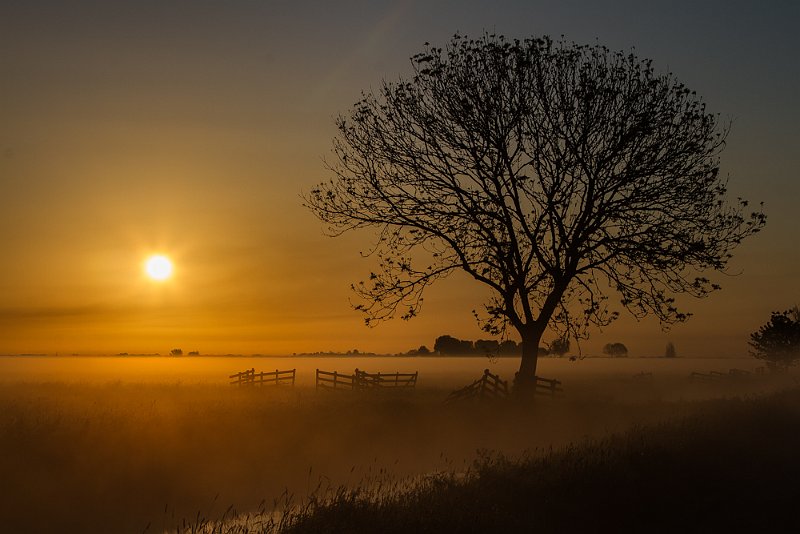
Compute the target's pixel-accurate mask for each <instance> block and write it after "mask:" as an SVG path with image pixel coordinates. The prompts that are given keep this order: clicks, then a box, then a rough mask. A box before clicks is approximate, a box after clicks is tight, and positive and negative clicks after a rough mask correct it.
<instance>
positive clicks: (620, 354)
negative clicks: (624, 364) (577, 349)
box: [603, 343, 628, 358]
mask: <svg viewBox="0 0 800 534" xmlns="http://www.w3.org/2000/svg"><path fill="white" fill-rule="evenodd" d="M603 354H606V355H608V356H611V357H612V358H626V357H627V356H628V347H626V346H625V345H623V344H622V343H606V344H605V345H603Z"/></svg>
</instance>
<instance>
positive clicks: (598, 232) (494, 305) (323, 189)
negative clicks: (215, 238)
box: [304, 35, 765, 391]
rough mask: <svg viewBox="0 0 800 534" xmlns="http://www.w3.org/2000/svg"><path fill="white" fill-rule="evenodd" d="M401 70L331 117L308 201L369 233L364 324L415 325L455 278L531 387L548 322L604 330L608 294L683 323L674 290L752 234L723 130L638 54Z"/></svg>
mask: <svg viewBox="0 0 800 534" xmlns="http://www.w3.org/2000/svg"><path fill="white" fill-rule="evenodd" d="M412 65H413V69H414V72H413V75H412V77H411V78H410V79H408V80H399V81H398V82H395V83H392V82H386V81H384V82H383V84H382V85H381V86H380V87H379V89H378V90H377V91H376V92H375V93H366V94H364V96H363V98H362V99H361V100H360V101H359V102H357V103H356V105H355V106H354V107H353V109H352V111H351V112H350V113H349V114H348V115H346V116H341V117H340V118H339V119H338V121H337V126H338V129H339V135H338V136H337V137H336V138H335V139H334V141H333V150H334V155H335V160H334V161H333V162H332V163H330V164H329V169H330V171H331V172H332V173H333V175H334V177H333V179H332V180H331V181H329V182H326V183H322V184H320V185H318V186H317V187H315V188H314V189H312V190H311V192H310V194H308V195H305V197H304V199H305V203H306V206H307V207H308V208H309V209H311V211H313V212H314V214H316V215H317V217H319V218H320V219H321V220H322V221H323V222H324V223H326V224H327V225H328V228H329V232H330V234H331V235H340V234H342V233H344V232H347V231H349V230H358V229H364V228H369V229H372V230H374V231H375V235H376V239H377V241H376V243H375V246H374V248H373V252H374V254H375V255H376V256H377V259H378V268H377V270H376V272H373V273H371V274H370V275H369V277H368V279H367V280H364V281H362V282H360V283H358V284H354V286H353V289H354V290H355V292H356V293H357V294H358V295H359V296H360V297H361V298H362V302H361V303H359V304H357V305H356V309H358V310H360V311H362V312H364V314H365V315H366V317H365V319H366V322H367V324H372V323H374V322H376V321H381V320H385V319H389V318H391V317H393V316H394V315H395V314H396V313H397V312H398V311H399V313H400V315H401V317H402V318H404V319H410V318H412V317H414V316H416V315H417V314H418V313H419V311H420V307H421V305H422V294H423V291H424V290H425V288H427V287H428V286H429V285H431V284H432V283H434V282H436V281H437V280H439V279H441V278H443V277H445V276H448V275H449V274H451V273H453V272H455V271H464V272H466V273H467V275H469V276H470V277H472V278H473V279H474V280H476V281H477V282H479V283H481V284H484V285H485V286H486V287H488V288H489V289H490V290H491V292H492V297H491V298H490V300H489V301H488V302H487V303H486V305H485V313H484V314H483V315H482V318H481V321H482V326H483V329H484V330H485V331H486V332H489V333H491V334H493V335H500V334H502V333H503V332H504V331H505V330H506V329H507V328H513V329H515V330H516V331H517V332H518V333H519V335H520V337H521V339H522V358H521V362H520V367H519V373H518V374H517V379H516V380H515V386H519V387H520V389H522V390H528V391H531V390H532V389H533V388H534V383H535V375H536V365H537V361H538V354H539V351H538V346H539V342H540V340H541V337H542V334H543V333H544V332H545V330H546V329H548V328H549V329H551V330H553V331H555V333H556V334H558V335H569V336H570V337H574V338H580V337H586V336H587V335H588V330H589V328H590V327H591V326H592V325H607V324H608V323H609V322H610V321H612V320H613V319H614V318H616V316H617V315H618V312H617V311H616V310H613V309H609V308H608V306H607V302H606V301H607V299H608V297H607V293H609V292H616V293H617V294H618V295H619V299H620V300H619V302H620V304H621V306H622V307H624V308H626V309H627V310H629V311H630V312H632V313H633V314H634V315H635V316H637V317H642V316H645V315H650V314H652V315H655V316H656V317H657V318H658V319H659V320H660V321H661V322H662V323H663V324H671V323H675V322H679V321H684V320H686V319H687V317H688V316H689V315H688V314H687V313H684V312H682V311H679V310H678V309H677V308H676V306H675V299H674V295H675V294H689V295H691V296H694V297H704V296H706V295H708V294H709V293H710V292H712V291H714V290H716V289H719V286H717V285H716V284H715V283H713V282H712V281H711V280H709V279H708V278H706V276H705V273H707V272H713V271H720V270H723V269H724V268H725V266H726V264H727V262H728V259H729V258H730V257H731V252H732V251H733V250H734V249H735V248H736V246H737V245H738V244H739V243H740V242H741V241H742V239H744V238H746V237H748V236H749V235H751V234H753V233H754V232H757V231H758V230H759V229H760V228H761V227H762V226H763V225H764V222H765V216H764V214H763V213H762V212H761V211H756V212H753V213H747V212H746V206H747V202H746V201H743V200H741V199H740V200H739V202H738V203H736V204H733V205H731V204H729V203H728V202H727V198H726V197H727V195H726V180H725V179H724V178H721V177H720V175H719V154H720V151H721V150H722V148H723V146H724V142H725V136H726V133H727V129H726V128H725V127H724V126H722V127H720V126H719V125H718V124H717V117H716V116H715V115H713V114H710V113H708V112H706V108H705V104H704V103H703V102H702V101H701V100H700V99H699V98H698V97H697V95H696V94H695V93H694V91H691V90H689V89H688V88H686V87H685V86H684V85H683V84H682V83H680V82H678V81H677V80H676V79H675V78H674V77H673V76H672V75H671V74H659V73H657V72H656V71H655V69H654V68H653V66H652V63H651V62H650V61H649V60H641V59H639V58H637V57H636V56H634V55H633V54H626V53H622V52H612V51H610V50H609V49H607V48H605V47H603V46H600V45H594V46H582V45H577V44H574V43H569V42H564V41H561V42H553V41H552V40H551V39H550V38H547V37H544V38H531V39H525V40H522V41H518V40H513V41H509V40H506V39H505V38H503V37H502V36H499V37H498V36H495V35H485V36H484V37H483V38H481V39H477V40H472V39H467V38H465V37H461V36H456V37H454V38H453V40H452V41H451V42H450V43H449V44H448V45H447V46H446V47H445V48H444V49H441V48H436V47H432V46H427V47H426V48H425V50H424V51H423V52H422V53H420V54H417V55H416V56H414V57H413V58H412Z"/></svg>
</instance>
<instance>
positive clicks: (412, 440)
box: [0, 357, 795, 533]
mask: <svg viewBox="0 0 800 534" xmlns="http://www.w3.org/2000/svg"><path fill="white" fill-rule="evenodd" d="M517 363H518V362H517V361H516V360H511V359H509V360H504V359H501V360H496V361H490V360H487V359H484V358H448V359H443V358H275V359H268V358H180V359H179V358H173V359H170V358H153V357H150V358H132V357H125V358H123V357H120V358H77V357H75V358H73V357H67V358H57V359H56V358H0V407H1V408H2V410H0V478H2V479H3V480H4V484H2V485H1V486H0V492H2V495H1V496H0V497H2V498H1V499H0V521H2V523H0V524H1V525H2V528H1V529H2V530H4V531H9V532H47V531H59V532H87V533H91V532H109V531H114V532H142V531H145V530H147V531H149V532H161V531H164V530H168V529H171V528H174V527H175V526H176V525H178V524H179V523H180V522H181V521H182V520H183V519H184V518H186V519H189V520H192V519H194V518H196V517H197V514H198V513H200V514H201V515H203V516H215V515H216V516H219V515H221V514H222V513H223V512H224V511H225V509H226V508H227V507H228V506H230V505H233V506H234V507H236V508H237V509H238V510H252V509H256V508H258V506H259V503H260V502H261V501H262V500H264V501H266V502H267V504H268V505H269V504H271V503H272V501H273V499H274V498H277V497H279V496H280V495H281V494H284V495H293V496H295V497H294V498H296V499H297V500H299V499H301V498H302V497H303V496H304V495H307V494H308V493H310V492H313V491H314V490H315V489H316V488H318V487H319V486H327V485H333V486H335V485H338V484H349V485H363V484H368V483H370V481H374V480H376V479H379V478H381V477H385V476H387V474H389V475H390V476H392V477H404V476H414V475H420V474H425V473H434V472H438V471H450V472H452V471H456V472H458V471H460V470H465V469H467V468H468V467H469V465H471V462H472V461H473V460H474V459H475V458H476V454H477V451H479V450H485V449H488V450H495V451H503V452H504V453H506V454H510V455H516V454H521V453H522V452H523V451H526V450H535V449H547V448H549V447H551V446H558V445H561V444H564V443H567V442H570V441H574V440H579V439H582V438H583V437H586V436H602V435H606V434H608V433H609V432H615V431H619V430H624V429H626V428H629V427H630V426H632V425H636V424H646V423H651V422H655V421H659V420H663V419H668V418H672V417H678V416H681V415H685V414H688V413H691V412H693V411H695V410H696V409H697V408H696V406H697V404H696V403H694V402H692V401H694V400H699V399H706V398H713V397H730V396H741V395H745V396H747V395H757V394H759V393H762V392H766V391H772V390H775V389H781V388H785V387H789V386H791V385H793V384H794V383H795V381H794V380H795V379H794V376H793V375H791V374H788V375H782V376H777V377H776V376H769V375H763V376H762V375H757V374H755V373H754V374H751V375H747V376H744V377H740V378H730V379H724V380H718V381H714V382H701V381H696V380H690V378H689V374H690V373H691V372H692V371H697V372H708V371H711V370H715V371H720V372H726V373H727V372H728V370H729V369H731V368H738V369H744V370H754V369H755V368H756V367H757V366H758V365H757V363H756V362H754V361H753V360H727V359H726V360H712V359H706V360H681V359H677V360H664V359H652V360H645V359H640V360H637V359H628V360H611V359H586V360H583V361H578V362H569V361H567V360H544V361H543V362H542V363H541V365H540V374H542V375H543V376H547V377H548V378H557V379H560V380H562V382H563V383H564V389H565V392H564V394H563V395H561V396H560V397H559V398H554V399H550V398H542V399H540V401H539V402H536V403H535V404H533V405H532V406H524V407H522V406H515V405H508V404H505V403H493V404H457V405H446V404H444V403H443V401H444V399H445V397H446V396H447V393H448V392H449V391H450V390H451V389H452V388H454V387H457V386H460V385H465V384H466V383H467V382H469V381H471V380H474V379H476V378H478V377H479V376H480V374H481V372H482V370H483V369H484V368H489V369H491V370H492V372H494V373H498V374H500V375H501V376H502V377H507V378H510V377H511V376H512V374H513V370H514V368H515V367H516V365H517ZM355 367H359V368H361V369H365V370H368V371H373V372H375V371H381V372H395V371H400V372H407V371H419V372H420V378H419V385H418V388H417V389H416V390H415V391H412V392H403V393H402V394H401V393H394V394H393V393H391V392H385V394H360V393H352V392H342V393H339V392H336V393H334V392H317V391H315V389H314V387H313V381H314V370H315V369H317V368H320V369H325V370H338V371H342V372H349V371H352V369H354V368H355ZM249 368H256V370H274V369H276V368H279V369H291V368H296V369H297V370H298V371H297V373H298V381H297V385H296V386H295V387H282V388H268V387H265V388H242V387H236V386H230V385H228V384H227V383H226V382H227V375H228V374H232V373H234V372H237V371H240V370H244V369H249ZM640 373H652V376H649V375H648V376H645V377H642V376H639V377H637V376H635V375H638V374H640ZM284 492H285V493H284Z"/></svg>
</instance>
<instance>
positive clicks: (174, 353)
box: [169, 349, 183, 356]
mask: <svg viewBox="0 0 800 534" xmlns="http://www.w3.org/2000/svg"><path fill="white" fill-rule="evenodd" d="M169 355H170V356H183V350H181V349H172V350H171V351H169Z"/></svg>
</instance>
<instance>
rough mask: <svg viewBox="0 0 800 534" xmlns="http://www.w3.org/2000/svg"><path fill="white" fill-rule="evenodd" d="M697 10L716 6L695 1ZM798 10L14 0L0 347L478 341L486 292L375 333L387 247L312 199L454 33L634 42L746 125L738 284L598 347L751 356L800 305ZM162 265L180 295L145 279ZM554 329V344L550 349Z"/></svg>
mask: <svg viewBox="0 0 800 534" xmlns="http://www.w3.org/2000/svg"><path fill="white" fill-rule="evenodd" d="M698 4H701V5H698ZM798 24H800V3H797V2H795V1H785V2H781V1H772V2H736V1H715V2H702V3H701V2H694V1H685V2H681V1H677V2H676V1H664V2H640V1H624V2H623V1H620V2H595V1H564V0H561V1H552V2H545V1H527V2H523V1H496V0H495V1H465V0H458V1H447V2H438V1H435V0H426V1H399V2H381V1H361V2H354V1H337V2H330V1H320V2H304V1H280V2H279V1H255V0H251V1H236V0H233V1H226V2H221V1H202V0H192V1H185V2H170V1H158V2H151V1H141V0H140V1H135V2H115V1H99V0H98V1H94V2H83V1H70V2H60V1H59V2H55V1H54V2H39V1H35V0H33V1H31V0H26V1H16V0H6V1H4V2H2V4H0V251H1V252H2V257H1V258H0V354H8V353H37V352H47V353H56V352H57V353H77V352H80V353H116V352H131V353H134V352H160V353H166V352H168V351H169V349H170V348H173V347H181V348H183V349H184V350H185V351H188V350H199V351H201V352H202V353H266V354H282V353H292V352H305V351H319V350H336V351H344V350H348V349H351V348H358V349H360V350H367V351H377V352H396V351H405V350H408V349H410V348H413V347H417V346H419V345H420V344H426V345H428V346H429V347H430V346H432V344H433V340H434V338H435V337H436V336H437V335H440V334H443V333H448V334H451V335H454V336H457V337H461V338H467V339H477V338H479V337H481V332H480V330H479V329H478V326H477V324H476V323H475V320H474V319H473V317H472V314H471V310H472V309H474V308H478V307H479V306H480V305H481V303H482V296H483V295H485V292H484V290H483V289H482V288H481V287H480V286H478V285H476V283H473V282H471V281H470V280H467V279H466V278H465V277H459V276H454V277H452V278H450V279H448V280H446V281H444V283H441V284H439V285H438V286H435V287H433V288H432V289H431V290H430V291H429V293H427V295H426V304H425V307H424V308H423V311H422V315H421V316H420V317H419V318H417V319H414V320H412V321H411V322H404V321H401V320H399V319H398V320H395V321H392V322H390V323H385V324H382V325H380V326H378V327H377V328H373V329H368V328H366V327H364V326H363V321H362V318H361V316H360V315H359V314H358V313H356V312H353V311H352V310H351V308H350V304H349V301H350V299H351V293H350V291H349V285H350V283H351V282H354V281H357V280H359V279H360V277H362V276H363V275H365V274H367V273H369V270H370V268H371V266H372V263H371V260H369V259H363V258H361V257H360V256H359V254H358V252H359V251H360V250H364V249H365V248H366V247H367V244H368V243H369V241H370V238H371V235H369V234H368V233H367V234H360V235H358V234H354V235H348V236H346V237H343V238H338V239H331V238H327V237H325V236H324V235H323V232H322V226H321V224H320V223H319V222H318V221H317V220H316V219H315V218H314V217H313V216H312V215H311V214H310V213H309V212H308V211H307V210H305V209H304V208H303V207H302V206H301V199H300V193H301V192H303V191H308V190H309V189H310V188H311V187H312V186H313V185H314V184H316V183H318V182H320V181H323V180H326V179H328V178H329V176H328V175H327V174H326V172H325V169H324V167H323V164H322V159H323V158H324V157H325V156H326V155H327V154H329V152H330V147H331V139H332V137H333V136H334V135H335V128H334V117H335V116H336V115H337V114H338V113H340V112H345V111H347V110H348V109H349V107H350V106H351V105H352V104H353V103H355V102H356V101H357V100H358V98H359V95H360V92H361V91H362V90H369V89H370V88H371V87H377V86H378V84H379V82H380V80H381V79H382V78H388V79H396V78H397V77H398V76H400V75H405V74H408V73H409V72H410V62H409V60H408V58H409V57H410V56H411V55H412V54H414V53H416V52H418V51H420V50H421V48H422V45H423V43H424V42H426V41H429V42H431V43H433V44H436V45H443V44H444V43H445V42H446V41H447V40H448V39H449V38H450V36H451V35H452V34H453V33H455V32H456V31H458V32H461V33H466V34H467V35H474V36H478V35H480V34H481V33H482V32H483V31H490V32H497V33H502V34H504V35H506V36H508V37H519V38H523V37H528V36H538V35H542V34H548V35H551V36H554V37H558V36H559V35H562V34H563V35H564V36H565V37H566V38H568V39H570V40H575V41H577V42H585V43H593V42H595V41H597V42H600V43H602V44H605V45H607V46H609V47H610V48H612V49H623V50H629V49H631V48H634V47H635V49H636V53H637V54H638V55H640V56H641V57H648V58H651V59H653V60H654V64H655V66H656V67H657V68H658V69H661V70H670V71H672V72H673V73H675V74H676V75H677V77H678V78H679V79H680V80H681V81H683V82H684V83H686V84H687V85H688V86H689V87H690V88H692V89H694V90H696V91H697V92H698V93H699V94H700V95H701V96H702V97H703V98H704V100H705V101H706V102H707V104H708V109H709V111H711V112H714V113H719V114H720V115H721V116H722V117H723V119H728V120H731V121H732V126H733V129H732V132H731V134H730V137H729V142H728V146H727V148H726V150H725V152H724V153H723V156H722V164H723V171H724V172H725V173H727V174H730V193H731V196H732V197H735V196H737V195H741V196H744V197H745V198H748V199H749V200H751V201H755V202H758V201H763V202H764V203H765V210H766V212H767V214H768V223H767V227H766V229H765V231H764V232H763V233H761V234H759V235H757V236H755V237H754V238H752V239H751V240H750V241H748V242H746V243H745V244H744V245H743V246H742V247H740V248H739V249H738V252H737V254H736V256H735V259H734V261H733V262H732V264H731V269H730V274H729V275H718V276H716V277H715V279H716V280H717V281H719V282H720V283H721V285H722V286H723V291H722V292H720V293H716V294H714V295H712V297H711V298H709V299H706V300H703V301H693V302H687V303H686V304H687V305H686V306H685V307H686V308H687V309H688V310H689V311H692V312H694V314H695V316H694V317H693V318H692V319H691V320H690V322H689V323H687V324H685V325H679V326H677V327H674V328H673V329H672V330H671V331H670V332H668V333H664V332H662V331H661V329H660V328H659V325H658V323H657V322H656V321H655V320H645V321H642V322H640V323H637V322H635V321H634V320H632V319H630V318H628V317H626V316H623V319H621V320H620V321H618V322H617V323H616V324H615V325H613V326H612V327H610V328H607V329H605V330H604V331H603V332H595V333H594V335H593V336H592V338H591V339H590V340H589V341H588V342H585V343H584V346H583V347H584V351H585V352H589V353H596V352H599V349H600V347H601V346H602V345H603V344H605V343H608V342H616V341H621V342H623V343H625V344H626V345H627V346H628V348H629V349H630V350H631V353H632V354H633V355H641V356H646V355H661V354H663V352H664V346H665V344H666V342H667V341H669V340H671V341H673V342H674V343H675V345H676V348H677V352H678V355H679V356H682V355H683V356H702V355H732V356H733V355H743V354H745V353H746V340H747V336H748V334H749V333H750V332H752V331H754V330H755V329H756V328H757V327H758V326H759V325H760V324H762V323H764V322H765V321H766V320H767V319H768V317H769V312H770V311H771V310H778V309H786V308H788V307H790V306H792V305H794V304H797V303H800V280H799V279H798V274H800V247H798V239H797V228H798V227H800V224H798V223H800V205H798V204H799V202H798V201H799V199H800V173H799V172H798V171H800V148H799V147H800V134H799V133H798V132H799V131H800V129H799V127H798V124H800V104H799V103H798V95H800V59H799V58H798V53H800V37H798V35H799V32H798V31H797V28H798ZM152 252H162V253H165V254H168V255H170V256H171V257H172V258H173V259H174V261H175V269H176V272H175V276H174V278H173V279H172V280H171V281H169V282H167V283H162V284H155V283H153V282H151V281H148V280H146V279H145V278H144V277H143V276H142V268H141V265H142V261H143V260H144V258H145V257H146V256H147V255H148V254H149V253H152ZM547 338H548V336H545V339H546V340H547Z"/></svg>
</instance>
